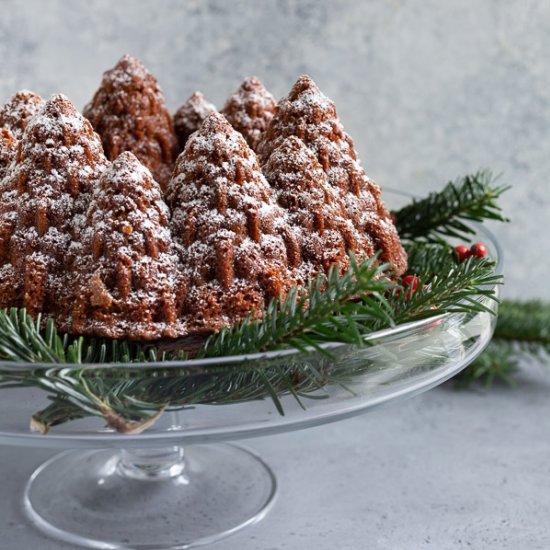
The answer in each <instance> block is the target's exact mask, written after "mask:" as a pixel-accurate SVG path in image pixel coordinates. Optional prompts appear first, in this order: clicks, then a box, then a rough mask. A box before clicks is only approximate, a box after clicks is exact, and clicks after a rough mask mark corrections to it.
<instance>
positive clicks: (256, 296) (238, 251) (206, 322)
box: [167, 113, 303, 332]
mask: <svg viewBox="0 0 550 550" xmlns="http://www.w3.org/2000/svg"><path fill="white" fill-rule="evenodd" d="M167 200H168V204H169V206H170V208H171V210H172V232H173V235H174V239H176V241H178V242H179V243H180V245H181V249H182V264H183V269H184V273H185V274H186V279H187V282H188V287H187V295H186V298H185V303H184V316H185V319H186V321H187V325H188V329H189V330H190V331H191V332H193V331H197V330H217V329H220V328H221V327H223V326H226V325H231V324H234V323H235V322H236V321H238V320H240V319H242V318H243V317H245V316H246V315H248V314H251V313H255V314H257V315H259V314H261V312H262V310H263V309H264V307H265V305H266V304H267V302H268V301H269V300H270V299H271V298H273V297H277V296H280V295H281V294H283V295H284V293H285V292H286V291H287V290H288V288H289V286H290V285H291V284H292V283H293V282H295V281H296V280H297V279H299V278H300V276H299V274H298V273H297V268H299V267H300V266H301V258H300V243H299V240H298V238H297V236H296V235H295V234H294V232H293V231H292V230H291V228H290V227H289V226H288V224H287V222H286V218H285V215H284V212H283V211H282V209H281V208H280V207H279V206H278V205H277V203H276V202H275V199H274V197H273V193H272V191H271V188H270V187H269V185H268V184H267V182H266V180H265V178H264V176H263V175H262V172H261V171H260V167H259V165H258V161H257V159H256V155H255V154H254V152H253V151H252V150H251V149H250V148H249V147H248V145H247V144H246V141H245V140H244V138H243V137H242V135H241V134H240V133H238V132H237V131H236V130H234V129H233V128H232V127H231V125H230V124H229V123H228V122H227V120H226V119H225V118H224V117H223V116H222V115H221V114H218V113H213V114H211V115H210V116H209V117H208V118H207V119H206V120H205V121H204V123H203V124H202V126H201V127H200V129H199V130H198V131H197V132H196V133H194V134H193V135H192V136H191V137H190V138H189V141H188V142H187V145H186V147H185V150H184V151H183V153H182V154H181V155H180V156H179V158H178V160H177V164H176V169H175V171H174V177H173V179H172V181H171V182H170V184H169V186H168V193H167ZM301 278H302V279H303V276H302V277H301Z"/></svg>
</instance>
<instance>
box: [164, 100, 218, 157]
mask: <svg viewBox="0 0 550 550" xmlns="http://www.w3.org/2000/svg"><path fill="white" fill-rule="evenodd" d="M215 112H217V109H216V106H215V105H213V104H212V103H209V102H208V101H206V99H205V98H204V96H203V95H202V93H201V92H195V93H194V94H193V95H191V97H190V98H189V99H188V100H187V101H186V102H185V103H184V104H183V105H182V106H181V107H180V108H179V109H178V110H177V111H176V113H175V114H174V129H175V131H176V135H177V137H178V144H179V150H180V151H183V148H184V147H185V144H186V143H187V140H188V139H189V136H190V135H191V134H192V133H193V132H196V131H197V130H198V129H199V127H200V125H201V124H202V123H203V121H204V119H205V118H206V117H207V116H208V115H211V114H212V113H215Z"/></svg>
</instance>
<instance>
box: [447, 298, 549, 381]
mask: <svg viewBox="0 0 550 550" xmlns="http://www.w3.org/2000/svg"><path fill="white" fill-rule="evenodd" d="M529 360H534V361H542V362H544V363H550V304H548V303H544V302H541V301H540V300H530V301H519V300H503V301H502V303H501V304H500V308H499V314H498V318H497V326H496V328H495V334H494V336H493V340H492V341H491V343H490V344H489V346H488V347H487V349H486V350H485V351H484V352H483V353H482V354H481V356H480V357H479V358H478V359H477V360H476V361H474V362H473V363H472V364H471V365H469V366H468V367H466V368H465V369H464V370H463V371H462V372H461V373H459V374H458V375H457V376H456V377H455V381H456V383H457V385H458V386H459V387H470V386H472V385H473V384H481V385H483V386H484V387H486V388H489V387H491V386H492V384H493V383H494V382H495V381H502V382H505V383H507V384H509V385H515V382H514V375H515V374H517V372H518V371H519V370H520V365H521V362H522V361H529Z"/></svg>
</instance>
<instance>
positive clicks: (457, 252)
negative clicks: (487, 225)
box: [453, 243, 487, 263]
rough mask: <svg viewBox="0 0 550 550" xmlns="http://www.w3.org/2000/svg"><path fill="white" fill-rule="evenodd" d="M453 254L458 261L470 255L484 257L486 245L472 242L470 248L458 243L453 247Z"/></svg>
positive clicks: (462, 260) (460, 261)
mask: <svg viewBox="0 0 550 550" xmlns="http://www.w3.org/2000/svg"><path fill="white" fill-rule="evenodd" d="M453 254H454V256H455V258H456V259H457V260H458V262H459V263H462V262H464V261H465V260H467V259H468V258H469V257H470V256H473V257H474V258H484V257H485V256H487V247H486V246H485V245H484V244H482V243H474V244H473V245H472V246H470V248H468V246H467V245H465V244H459V245H458V246H455V247H454V249H453Z"/></svg>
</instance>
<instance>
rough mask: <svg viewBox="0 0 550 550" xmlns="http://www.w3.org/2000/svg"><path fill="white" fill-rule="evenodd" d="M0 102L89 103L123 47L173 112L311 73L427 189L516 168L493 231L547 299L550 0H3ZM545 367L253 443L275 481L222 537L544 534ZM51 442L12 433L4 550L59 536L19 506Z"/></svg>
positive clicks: (427, 542)
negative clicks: (239, 528) (274, 488)
mask: <svg viewBox="0 0 550 550" xmlns="http://www.w3.org/2000/svg"><path fill="white" fill-rule="evenodd" d="M0 12H1V17H0V101H3V100H5V99H6V98H7V97H8V96H9V95H11V94H12V93H13V92H14V91H16V90H17V89H20V88H29V89H33V90H35V91H37V92H39V93H41V94H42V95H44V96H48V95H49V94H51V93H53V92H58V91H61V92H63V93H65V94H67V95H68V96H69V97H70V98H71V99H72V100H73V101H74V102H75V103H76V104H77V106H79V107H82V106H83V105H84V103H85V102H86V101H87V100H88V99H89V98H90V97H91V95H92V94H93V91H94V90H95V88H96V87H97V85H98V83H99V80H100V77H101V73H102V71H103V70H105V69H107V68H109V67H110V66H112V65H113V64H114V63H115V62H116V60H117V59H118V57H120V55H122V54H123V53H126V52H128V53H132V54H134V55H137V56H138V57H140V58H142V59H143V61H144V62H145V63H146V65H147V66H148V67H149V68H150V69H151V70H152V71H153V72H154V73H155V74H156V75H157V76H158V78H159V80H160V82H161V85H162V86H163V88H164V90H165V93H166V97H167V101H168V103H169V105H170V106H171V107H173V108H175V107H176V106H177V105H178V104H179V103H181V102H182V101H183V100H185V99H186V98H187V96H188V95H190V94H191V92H193V91H194V90H195V89H201V90H202V91H203V92H204V93H205V94H206V95H207V96H208V97H209V98H210V99H211V100H212V101H214V102H216V103H217V104H218V105H221V104H222V103H223V101H224V98H225V97H226V96H227V94H228V93H229V92H230V91H232V89H234V88H235V87H236V86H237V85H238V83H239V81H240V80H241V79H242V78H243V77H244V76H247V75H249V74H257V75H258V76H259V77H260V78H261V79H262V80H263V81H264V82H265V84H266V85H267V86H268V87H269V88H270V89H271V90H272V91H273V93H274V94H275V95H276V96H278V97H279V96H281V95H282V94H284V93H286V92H287V91H288V89H289V88H290V86H291V85H292V83H293V81H294V79H295V78H296V76H298V75H299V74H301V73H304V72H307V73H310V74H311V75H312V76H313V78H314V79H315V80H316V81H317V82H318V84H319V85H320V87H321V88H322V89H323V90H324V91H325V92H326V93H327V95H329V96H330V97H332V98H333V99H334V100H335V101H336V103H337V106H338V110H339V113H340V115H341V117H342V119H343V122H344V124H345V126H346V128H347V130H348V131H349V133H350V134H351V135H352V136H353V137H354V139H355V142H356V145H357V149H358V151H359V154H360V156H361V158H362V159H363V163H364V165H365V167H366V169H367V172H368V173H369V175H370V176H371V177H373V178H374V179H376V180H377V181H378V182H379V183H380V184H381V185H382V186H384V185H389V186H393V187H397V188H402V189H408V190H413V191H417V192H419V193H424V192H426V191H427V190H429V189H437V188H439V187H440V186H441V184H442V183H444V182H445V181H447V180H448V179H452V178H454V177H456V176H458V175H461V174H464V173H466V172H469V171H473V170H475V169H477V168H478V167H485V166H486V167H490V168H492V169H493V170H494V171H495V172H503V173H504V177H503V179H502V181H503V182H509V183H512V184H514V189H513V190H512V191H511V192H510V193H509V194H508V196H507V197H506V198H505V200H504V204H505V206H506V208H507V211H508V213H509V215H510V216H512V217H513V218H514V223H513V224H512V225H510V226H508V227H497V228H495V229H496V231H497V234H498V235H499V237H500V239H501V240H502V242H503V244H504V247H505V251H506V254H507V265H506V274H507V286H506V288H505V294H506V295H508V296H540V297H545V298H550V285H548V284H546V281H547V274H548V265H549V260H548V258H549V257H550V240H549V239H548V238H547V237H543V236H541V231H542V228H543V227H544V225H545V224H547V223H548V218H549V216H548V207H549V204H550V198H549V197H550V195H549V194H548V191H547V189H548V179H549V176H548V174H550V154H549V153H548V152H549V151H550V132H549V131H548V128H549V127H550V101H549V90H550V63H548V51H550V33H548V26H549V24H550V3H549V2H544V1H535V0H513V1H506V2H501V1H499V0H487V1H485V2H479V1H478V0H466V1H464V0H449V1H446V2H438V1H437V0H403V1H399V0H387V1H385V2H382V1H381V2H365V1H359V0H355V1H351V0H335V1H330V2H329V1H314V0H303V1H300V2H298V1H291V0H289V1H285V2H282V1H281V2H279V1H273V0H272V1H255V0H250V1H243V0H232V1H229V0H219V1H206V0H186V1H181V0H163V1H162V2H152V1H147V2H144V1H138V0H122V1H121V0H119V1H118V2H116V3H115V2H112V0H95V1H94V2H89V1H88V0H85V1H84V0H73V1H71V2H69V1H67V0H56V1H51V0H26V1H25V2H20V1H18V0H0ZM549 386H550V375H549V374H548V371H543V370H541V369H539V368H538V367H531V369H530V370H529V371H528V372H526V373H525V374H524V376H523V379H522V384H521V387H520V388H519V389H517V390H514V391H511V390H508V389H498V390H494V391H492V392H491V393H490V394H488V395H482V394H477V393H454V392H452V391H450V390H448V389H445V388H443V389H438V390H434V391H432V392H430V393H428V394H426V395H424V396H421V397H419V398H416V399H414V400H412V401H410V402H407V403H405V404H402V405H401V404H399V405H396V406H393V407H390V408H387V409H382V410H378V411H375V412H373V413H371V414H369V415H367V416H365V417H360V418H357V419H354V420H349V421H345V422H341V423H338V424H334V425H331V426H326V427H323V428H317V429H312V430H309V431H306V432H298V433H294V434H289V435H286V436H276V437H271V438H269V439H261V440H256V441H253V442H251V445H252V446H253V447H254V448H256V449H257V450H259V451H260V452H261V453H262V454H263V456H264V457H265V458H266V459H267V460H268V461H269V463H270V464H271V465H272V466H273V467H274V469H275V471H276V472H277V474H278V476H279V480H280V483H281V490H280V495H279V500H278V502H277V505H276V507H275V509H274V510H273V512H272V513H271V514H270V515H269V516H268V518H267V519H266V520H264V521H263V522H262V523H261V524H259V525H257V526H255V527H253V528H251V529H249V530H247V531H245V532H243V533H241V534H239V535H237V536H235V537H234V538H232V539H228V540H226V541H224V542H222V543H220V544H218V545H217V546H216V548H223V549H227V550H232V549H235V550H236V549H239V550H252V549H258V550H275V549H277V550H283V549H285V550H288V549H300V550H302V549H309V548H316V549H318V550H325V549H327V550H328V549H331V550H332V549H335V548H337V549H339V550H344V549H353V550H356V549H362V548H369V550H377V549H388V548H390V549H392V550H400V549H403V550H405V549H406V550H411V549H412V550H414V549H416V548H436V549H438V550H447V549H449V550H450V549H453V550H454V549H461V548H474V549H478V548H479V549H483V550H493V549H495V550H497V549H498V550H506V549H513V550H516V549H522V550H531V549H533V550H534V549H537V548H541V549H542V548H548V547H550V528H549V527H548V518H549V517H550V466H549V464H550V462H549V460H548V458H549V457H550V437H549V436H550V425H549V423H550V420H549V416H550V415H549V414H548V390H549ZM47 456H49V453H48V452H47V451H39V450H35V449H17V448H0V460H1V463H2V470H1V480H0V495H1V496H2V498H1V500H0V533H1V540H0V548H1V549H2V550H28V549H29V548H33V549H34V548H36V549H39V550H54V549H55V550H62V549H65V548H70V547H69V546H66V545H62V544H60V543H57V542H53V541H47V540H44V539H42V538H41V537H40V536H39V535H38V534H37V533H35V532H34V531H33V530H32V529H30V528H29V527H28V525H27V523H26V522H25V521H24V520H23V518H22V515H21V511H20V508H19V503H20V498H21V490H22V487H23V484H24V481H25V479H26V478H27V477H28V475H29V474H30V473H31V471H32V470H33V468H34V467H35V466H37V465H38V464H39V463H40V462H41V461H42V460H43V459H45V458H46V457H47Z"/></svg>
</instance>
